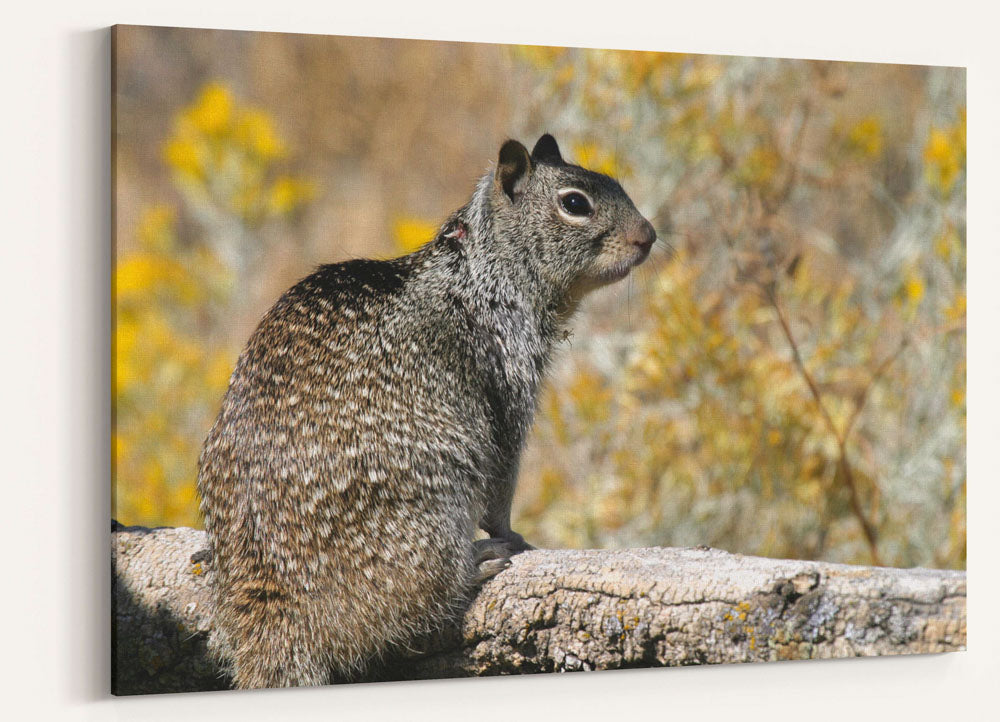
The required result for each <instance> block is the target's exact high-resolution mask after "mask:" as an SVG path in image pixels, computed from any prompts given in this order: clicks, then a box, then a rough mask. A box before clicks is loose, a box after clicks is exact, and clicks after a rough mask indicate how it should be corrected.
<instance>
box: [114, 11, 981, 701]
mask: <svg viewBox="0 0 1000 722" xmlns="http://www.w3.org/2000/svg"><path fill="white" fill-rule="evenodd" d="M112 56H113V62H112V73H113V79H112V96H113V97H112V101H113V109H112V115H113V185H114V187H113V203H114V209H113V211H114V223H113V227H114V239H113V242H114V261H115V268H114V271H113V287H112V289H111V290H112V294H113V314H114V318H113V322H114V323H113V338H112V350H113V354H112V356H113V364H114V365H113V369H112V375H113V384H112V387H113V395H114V398H113V408H114V412H113V414H114V416H113V424H114V428H113V449H112V456H113V476H114V478H113V493H112V499H113V508H112V510H111V516H112V522H111V533H112V548H111V561H112V566H113V572H114V573H113V594H112V600H113V608H112V610H111V614H112V635H113V638H112V640H111V645H112V667H113V668H112V691H113V692H114V693H115V694H144V693H157V692H184V691H199V690H217V689H259V688H272V687H290V686H312V685H325V684H341V683H358V682H375V681H391V680H403V679H431V678H442V677H469V676H484V675H506V674H527V673H538V672H565V671H588V670H606V669H624V668H634V667H660V666H664V667H666V666H676V665H702V664H716V663H730V662H765V661H778V660H791V659H814V658H829V657H858V656H872V655H887V654H910V653H927V652H944V651H953V650H961V649H964V647H965V643H966V621H965V620H966V617H965V595H966V580H965V572H964V569H965V560H966V533H965V524H966V513H965V504H966V501H965V499H966V454H965V439H966V429H965V424H966V396H965V392H966V383H965V373H966V282H965V278H966V225H965V205H966V201H965V198H966V172H965V168H966V143H965V122H966V116H965V113H966V110H965V104H966V101H965V71H964V70H963V69H961V68H946V67H923V66H914V65H886V64H867V63H856V62H831V61H810V60H795V59H776V58H754V57H735V56H733V57H729V56H708V55H690V54H673V53H663V52H639V51H620V50H602V49H582V48H561V47H538V46H520V45H490V44H477V43H464V42H436V41H435V42H432V41H417V40H398V39H381V38H358V37H338V36H321V35H293V34H280V33H265V32H236V31H228V30H197V29H182V28H161V27H140V26H117V27H115V28H113V29H112ZM663 673H664V674H667V673H669V672H666V671H664V672H663Z"/></svg>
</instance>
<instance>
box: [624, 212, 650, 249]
mask: <svg viewBox="0 0 1000 722" xmlns="http://www.w3.org/2000/svg"><path fill="white" fill-rule="evenodd" d="M630 240H631V241H632V243H633V244H634V245H636V246H638V247H639V248H641V249H642V250H643V251H648V250H649V249H650V248H652V247H653V243H654V242H655V241H656V229H655V228H653V224H652V223H650V222H649V221H647V220H646V219H645V218H643V219H642V223H640V224H639V227H638V228H636V229H635V230H634V231H633V232H632V233H631V238H630Z"/></svg>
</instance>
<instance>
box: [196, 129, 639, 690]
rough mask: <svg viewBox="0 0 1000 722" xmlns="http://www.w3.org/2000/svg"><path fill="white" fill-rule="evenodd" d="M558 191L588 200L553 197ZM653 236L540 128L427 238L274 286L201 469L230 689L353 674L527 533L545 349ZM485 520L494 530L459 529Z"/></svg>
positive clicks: (432, 623)
mask: <svg viewBox="0 0 1000 722" xmlns="http://www.w3.org/2000/svg"><path fill="white" fill-rule="evenodd" d="M567 189H576V190H577V191H579V192H581V193H582V195H583V196H584V197H587V198H589V199H590V200H591V201H592V202H593V210H592V213H590V214H586V215H573V214H570V213H567V210H566V208H565V207H564V206H563V204H562V200H561V196H560V192H562V194H563V195H565V194H566V192H567ZM577 200H578V201H579V199H577ZM654 239H655V233H654V232H653V229H652V227H651V226H650V224H649V223H648V221H646V220H645V219H644V218H643V217H642V216H641V215H640V214H639V212H638V211H637V210H636V209H635V206H634V205H633V203H632V201H631V200H630V199H629V197H628V196H627V195H626V194H625V192H624V191H623V190H622V188H621V186H619V185H618V183H616V182H615V181H614V180H612V179H611V178H608V177H607V176H603V175H599V174H596V173H592V172H589V171H586V170H584V169H582V168H580V167H578V166H573V165H569V164H566V163H565V162H563V160H562V158H561V156H560V154H559V150H558V147H557V146H556V143H555V141H554V140H553V139H552V138H551V136H543V137H542V138H541V139H540V140H539V142H538V144H537V145H536V146H535V150H534V151H533V152H532V154H531V155H530V156H529V154H528V152H527V150H526V149H525V148H524V146H522V145H521V144H520V143H517V142H516V141H508V142H507V143H505V144H504V146H503V148H502V149H501V151H500V155H499V159H498V162H497V164H496V169H495V171H494V172H491V173H490V174H488V175H487V176H485V177H484V178H483V179H482V181H481V182H480V183H479V185H478V186H477V188H476V191H475V193H474V195H473V197H472V199H471V200H470V202H469V203H468V204H467V205H466V206H464V207H463V208H462V209H460V210H459V211H457V212H456V213H455V214H453V215H452V216H451V217H450V218H449V219H448V220H447V221H446V222H445V223H444V224H443V225H442V227H441V229H440V230H439V231H438V233H437V236H436V238H435V239H434V240H433V241H432V242H430V243H429V244H428V245H426V246H425V247H423V248H421V249H420V250H418V251H416V252H415V253H412V254H410V255H408V256H405V257H402V258H399V259H395V260H391V261H367V260H356V261H349V262H346V263H341V264H336V265H329V266H323V267H321V268H320V269H318V270H317V271H316V272H315V273H314V274H312V275H311V276H309V277H307V278H305V279H304V280H302V281H301V282H300V283H298V284H297V285H295V286H294V287H293V288H291V289H290V290H289V291H288V292H287V293H285V294H284V295H283V296H282V297H281V299H280V300H279V301H278V302H277V303H276V304H275V306H274V307H273V308H272V309H271V310H270V311H269V312H268V313H267V315H266V316H265V317H264V319H263V320H262V321H261V323H260V325H259V327H258V328H257V330H256V331H255V332H254V333H253V335H252V337H251V338H250V340H249V342H248V344H247V347H246V349H245V350H244V351H243V353H242V355H241V356H240V358H239V361H238V362H237V365H236V369H235V371H234V372H233V376H232V379H231V381H230V385H229V390H228V391H227V393H226V396H225V399H224V401H223V405H222V410H221V412H220V413H219V417H218V419H217V421H216V423H215V425H214V426H213V428H212V430H211V432H210V433H209V436H208V438H207V440H206V442H205V446H204V450H203V453H202V456H201V463H200V473H199V480H198V481H199V490H200V493H201V496H202V505H201V508H202V512H203V514H204V516H205V525H206V530H207V531H208V534H209V539H210V541H211V546H212V550H213V554H214V564H215V567H216V569H217V577H216V584H215V589H216V604H217V610H218V617H217V623H218V627H219V635H218V640H219V644H218V652H219V654H220V656H222V657H223V658H224V659H225V660H226V661H227V664H228V665H229V666H230V669H231V672H232V674H233V677H234V679H235V682H236V684H237V686H239V687H244V688H249V687H272V686H286V685H313V684H323V683H326V682H328V681H330V679H331V678H333V679H350V678H352V677H353V676H355V675H357V674H359V673H361V672H363V671H364V670H365V668H366V667H367V666H368V665H369V664H370V663H371V662H372V661H373V660H376V659H378V658H379V657H381V656H383V655H385V654H387V653H391V651H392V650H393V649H394V648H401V647H405V646H406V645H407V643H408V642H410V641H411V640H413V639H415V638H417V637H418V636H420V635H422V634H424V633H426V632H428V631H429V630H432V629H434V628H435V627H436V626H437V625H439V624H440V623H442V622H443V621H445V620H447V619H451V618H454V617H455V616H456V615H457V614H459V613H460V612H461V610H462V609H463V608H464V606H465V605H466V604H467V603H468V600H469V598H470V592H471V591H472V590H473V589H474V588H475V585H476V583H477V582H478V581H480V580H481V579H483V578H486V577H489V576H490V575H492V574H496V573H497V572H499V571H500V570H502V569H503V568H504V567H505V566H506V565H507V564H508V562H507V558H508V557H509V556H510V555H511V554H513V553H517V552H519V551H523V550H525V549H530V548H531V547H530V546H529V545H527V544H526V543H525V542H524V540H523V539H522V538H521V536H520V535H519V534H517V533H516V532H514V531H513V530H512V529H511V528H510V504H511V499H512V497H513V493H514V486H515V482H516V478H517V472H518V462H519V458H520V453H521V449H522V446H523V444H524V440H525V435H526V433H527V431H528V429H529V427H530V425H531V421H532V416H533V413H534V409H535V405H536V400H537V397H538V392H539V387H540V385H541V383H542V377H543V374H544V371H545V368H546V366H547V364H548V361H549V357H550V355H551V353H552V349H553V345H554V344H555V342H556V341H557V339H558V338H560V336H561V334H562V331H563V329H564V327H565V324H566V322H567V320H568V318H569V316H570V315H571V314H572V312H573V310H574V309H575V308H576V305H577V303H578V302H579V299H580V298H581V297H582V296H583V295H584V294H585V293H587V292H588V291H590V290H592V289H594V288H597V287H599V286H602V285H605V284H607V283H610V282H613V281H615V280H618V279H620V278H622V277H624V276H625V275H626V274H627V273H628V271H629V270H630V269H631V268H633V267H634V266H635V265H637V264H639V263H641V262H642V261H643V260H644V259H645V258H646V256H647V255H648V253H649V246H650V245H651V244H652V242H653V240H654ZM477 528H482V529H484V530H485V531H486V532H487V533H488V534H489V536H490V537H491V541H485V542H483V541H481V542H479V543H477V544H476V545H473V542H472V538H473V535H474V533H475V531H476V529H477Z"/></svg>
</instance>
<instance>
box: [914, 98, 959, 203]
mask: <svg viewBox="0 0 1000 722" xmlns="http://www.w3.org/2000/svg"><path fill="white" fill-rule="evenodd" d="M924 162H925V163H926V164H927V166H926V174H927V180H928V182H930V183H931V185H934V186H936V187H937V188H939V189H940V190H941V191H942V192H943V193H947V192H948V191H950V190H951V188H952V186H953V185H954V184H955V181H956V180H958V176H959V174H961V172H962V171H963V170H964V169H965V112H964V111H963V112H962V114H961V117H960V118H959V120H958V122H957V123H956V124H955V125H954V126H952V127H951V128H932V129H931V132H930V135H929V136H928V138H927V145H925V146H924Z"/></svg>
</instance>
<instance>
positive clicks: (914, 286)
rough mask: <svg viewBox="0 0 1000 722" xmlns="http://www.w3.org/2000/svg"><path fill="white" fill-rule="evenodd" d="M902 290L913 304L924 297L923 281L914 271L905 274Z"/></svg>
mask: <svg viewBox="0 0 1000 722" xmlns="http://www.w3.org/2000/svg"><path fill="white" fill-rule="evenodd" d="M903 291H904V293H905V294H906V298H907V299H908V300H909V301H910V303H912V304H913V305H914V306H915V305H917V304H918V303H920V300H921V299H922V298H923V297H924V281H923V279H922V278H921V277H920V275H919V274H918V273H917V272H916V271H911V272H910V273H908V274H907V276H906V280H905V281H904V282H903Z"/></svg>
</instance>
